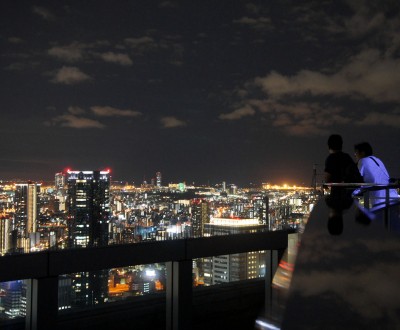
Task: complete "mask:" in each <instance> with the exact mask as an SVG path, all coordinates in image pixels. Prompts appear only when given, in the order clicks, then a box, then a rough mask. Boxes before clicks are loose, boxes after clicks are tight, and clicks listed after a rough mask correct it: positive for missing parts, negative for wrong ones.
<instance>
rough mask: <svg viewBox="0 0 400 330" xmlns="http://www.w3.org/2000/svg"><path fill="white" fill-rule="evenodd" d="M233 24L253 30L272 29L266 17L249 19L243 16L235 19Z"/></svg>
mask: <svg viewBox="0 0 400 330" xmlns="http://www.w3.org/2000/svg"><path fill="white" fill-rule="evenodd" d="M233 22H234V23H237V24H242V25H247V26H249V27H252V28H255V29H266V28H267V29H271V28H273V25H272V21H271V19H270V18H268V17H257V18H251V17H247V16H245V17H242V18H240V19H236V20H234V21H233Z"/></svg>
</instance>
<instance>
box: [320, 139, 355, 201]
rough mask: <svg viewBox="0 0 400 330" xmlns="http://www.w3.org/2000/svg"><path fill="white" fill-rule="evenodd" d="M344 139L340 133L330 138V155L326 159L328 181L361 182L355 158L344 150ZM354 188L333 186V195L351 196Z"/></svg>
mask: <svg viewBox="0 0 400 330" xmlns="http://www.w3.org/2000/svg"><path fill="white" fill-rule="evenodd" d="M342 147H343V139H342V137H341V136H340V135H338V134H332V135H331V136H329V138H328V149H329V155H328V157H327V158H326V160H325V182H326V183H361V182H363V181H362V177H361V175H360V172H359V171H358V169H357V165H356V163H355V162H354V160H353V158H352V157H351V156H350V155H349V154H347V153H345V152H343V151H342ZM352 191H353V189H351V188H344V187H331V195H332V197H337V198H345V199H347V198H348V197H351V193H352Z"/></svg>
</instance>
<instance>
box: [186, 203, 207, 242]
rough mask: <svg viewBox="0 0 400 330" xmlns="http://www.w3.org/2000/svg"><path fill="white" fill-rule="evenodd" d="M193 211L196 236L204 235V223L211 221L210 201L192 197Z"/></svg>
mask: <svg viewBox="0 0 400 330" xmlns="http://www.w3.org/2000/svg"><path fill="white" fill-rule="evenodd" d="M190 207H191V213H192V228H193V233H192V234H193V236H194V237H202V236H204V224H205V223H209V222H210V206H209V202H207V201H205V200H201V199H192V200H191V203H190Z"/></svg>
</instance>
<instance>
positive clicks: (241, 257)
mask: <svg viewBox="0 0 400 330" xmlns="http://www.w3.org/2000/svg"><path fill="white" fill-rule="evenodd" d="M204 227H205V228H204V232H205V235H206V236H212V235H230V234H240V233H255V232H257V231H264V230H266V226H264V225H260V224H259V221H258V219H230V218H212V219H211V220H210V223H208V224H205V225H204ZM203 262H204V264H203V267H204V284H205V285H213V284H218V283H228V282H232V281H242V280H247V279H252V278H257V277H263V276H264V275H265V251H252V252H247V253H235V254H231V255H221V256H213V257H209V258H204V259H203Z"/></svg>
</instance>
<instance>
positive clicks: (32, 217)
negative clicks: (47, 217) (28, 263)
mask: <svg viewBox="0 0 400 330" xmlns="http://www.w3.org/2000/svg"><path fill="white" fill-rule="evenodd" d="M39 191H40V184H37V183H33V182H28V183H22V184H16V186H15V197H14V205H15V216H14V230H16V231H17V244H18V249H19V250H22V251H25V252H28V251H29V249H31V248H32V247H33V245H34V244H35V243H38V242H36V240H33V239H32V241H31V238H34V237H36V235H35V234H34V233H36V226H37V221H38V218H39V207H38V202H39ZM30 237H31V238H30ZM14 248H15V247H14Z"/></svg>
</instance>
